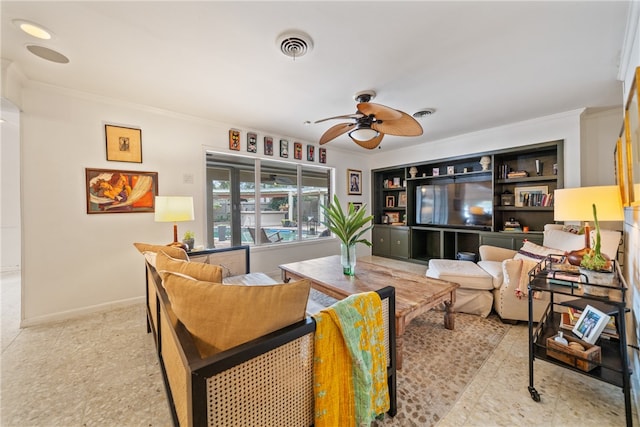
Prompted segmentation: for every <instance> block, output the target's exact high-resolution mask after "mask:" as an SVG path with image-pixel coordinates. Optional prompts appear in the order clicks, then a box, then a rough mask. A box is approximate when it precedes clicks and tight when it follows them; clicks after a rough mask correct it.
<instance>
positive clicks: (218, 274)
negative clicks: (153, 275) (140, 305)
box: [156, 251, 222, 283]
mask: <svg viewBox="0 0 640 427" xmlns="http://www.w3.org/2000/svg"><path fill="white" fill-rule="evenodd" d="M156 270H158V273H160V274H162V272H164V271H168V272H172V273H181V274H183V275H185V276H189V277H192V278H193V279H195V280H203V281H205V282H214V283H222V267H221V266H219V265H211V264H204V263H202V262H190V261H184V260H180V259H176V258H172V257H170V256H169V255H167V253H166V252H165V251H160V252H158V255H157V256H156ZM163 283H164V282H163Z"/></svg>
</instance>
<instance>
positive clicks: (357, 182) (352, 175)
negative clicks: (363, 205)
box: [347, 169, 362, 196]
mask: <svg viewBox="0 0 640 427" xmlns="http://www.w3.org/2000/svg"><path fill="white" fill-rule="evenodd" d="M347 189H348V190H349V191H347V194H352V195H356V196H361V195H362V171H361V170H356V169H347Z"/></svg>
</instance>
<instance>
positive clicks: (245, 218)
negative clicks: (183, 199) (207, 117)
mask: <svg viewBox="0 0 640 427" xmlns="http://www.w3.org/2000/svg"><path fill="white" fill-rule="evenodd" d="M331 172H332V170H331V168H327V167H322V166H313V165H306V164H296V163H289V162H282V161H277V160H267V159H259V158H253V157H245V156H240V155H233V154H222V153H214V152H209V153H207V206H208V209H207V230H209V232H208V241H207V244H208V247H216V248H218V247H225V246H236V245H268V244H280V243H283V242H296V241H303V240H309V239H319V238H323V237H328V236H330V234H329V232H328V230H326V228H325V227H324V226H323V225H322V221H323V216H322V208H321V206H323V205H325V204H327V203H328V202H329V196H330V194H329V192H330V188H331V185H330V184H331Z"/></svg>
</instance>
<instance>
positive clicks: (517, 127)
mask: <svg viewBox="0 0 640 427" xmlns="http://www.w3.org/2000/svg"><path fill="white" fill-rule="evenodd" d="M583 111H584V110H575V111H569V112H566V113H561V114H556V115H553V116H547V117H541V118H537V119H534V120H528V121H524V122H519V123H514V124H511V125H507V126H502V127H498V128H492V129H486V130H483V131H480V132H473V133H469V134H464V135H458V136H455V137H451V138H446V139H442V140H438V141H434V142H427V143H424V144H422V145H420V146H418V147H417V148H416V147H411V148H406V149H403V150H397V151H394V152H390V153H389V152H382V153H379V154H378V153H376V155H375V156H374V158H373V161H372V163H371V164H370V166H371V168H372V169H376V168H379V167H385V166H391V165H397V164H407V163H417V162H418V161H420V162H421V161H423V160H424V161H427V160H432V159H442V158H446V157H456V156H465V155H468V154H473V153H482V152H487V151H493V150H499V149H503V148H509V147H518V146H523V145H530V144H536V143H540V142H547V141H555V140H564V157H565V162H564V171H565V175H564V177H565V187H576V186H579V185H580V116H581V114H582V112H583ZM614 143H615V140H614ZM612 155H613V154H612ZM418 159H419V160H418ZM568 159H569V160H568ZM478 161H480V155H478Z"/></svg>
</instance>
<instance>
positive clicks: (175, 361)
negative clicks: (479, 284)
mask: <svg viewBox="0 0 640 427" xmlns="http://www.w3.org/2000/svg"><path fill="white" fill-rule="evenodd" d="M190 259H191V260H192V261H195V262H208V263H211V264H220V265H223V266H224V267H225V268H226V269H228V275H231V276H236V275H240V274H243V273H244V274H248V273H249V265H250V264H249V247H248V246H238V247H232V248H223V249H212V250H206V251H199V252H196V253H193V254H190ZM145 264H146V288H147V325H148V327H147V331H148V332H149V333H152V334H153V337H154V340H155V343H156V350H157V356H158V360H159V363H160V368H161V370H162V376H163V380H164V384H165V389H166V393H167V397H168V402H169V406H170V409H171V413H172V417H173V423H174V425H176V426H205V425H215V426H237V425H251V426H261V425H263V426H273V425H287V426H311V425H313V335H314V332H315V321H314V320H313V318H311V317H307V318H305V319H304V320H302V321H300V322H297V323H295V324H292V325H290V326H287V327H285V328H282V329H280V330H278V331H275V332H273V333H270V334H268V335H265V336H263V337H260V338H258V339H255V340H253V341H250V342H248V343H245V344H242V345H239V346H237V347H234V348H232V349H229V350H227V351H224V352H221V353H218V354H216V355H214V356H211V357H208V358H205V359H203V358H201V357H200V355H199V353H198V350H197V348H196V346H195V344H194V342H193V339H192V337H191V335H190V334H189V332H188V331H187V330H186V328H185V327H184V326H183V325H182V324H181V323H180V322H179V321H178V320H177V318H176V316H175V314H174V313H173V311H172V309H171V304H170V302H169V299H168V297H167V294H166V291H165V290H164V288H163V286H162V281H161V279H160V276H159V275H158V273H157V271H156V270H155V268H154V267H153V266H152V265H151V264H149V263H148V262H145ZM378 294H379V295H380V297H381V299H382V301H383V318H384V322H385V338H386V342H385V347H386V350H387V360H388V366H387V381H388V387H389V395H390V400H391V406H390V409H389V411H388V414H389V415H390V416H395V415H396V412H397V400H396V352H395V348H396V345H395V289H394V288H393V287H391V286H389V287H386V288H383V289H381V290H379V291H378ZM212 309H213V308H212Z"/></svg>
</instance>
